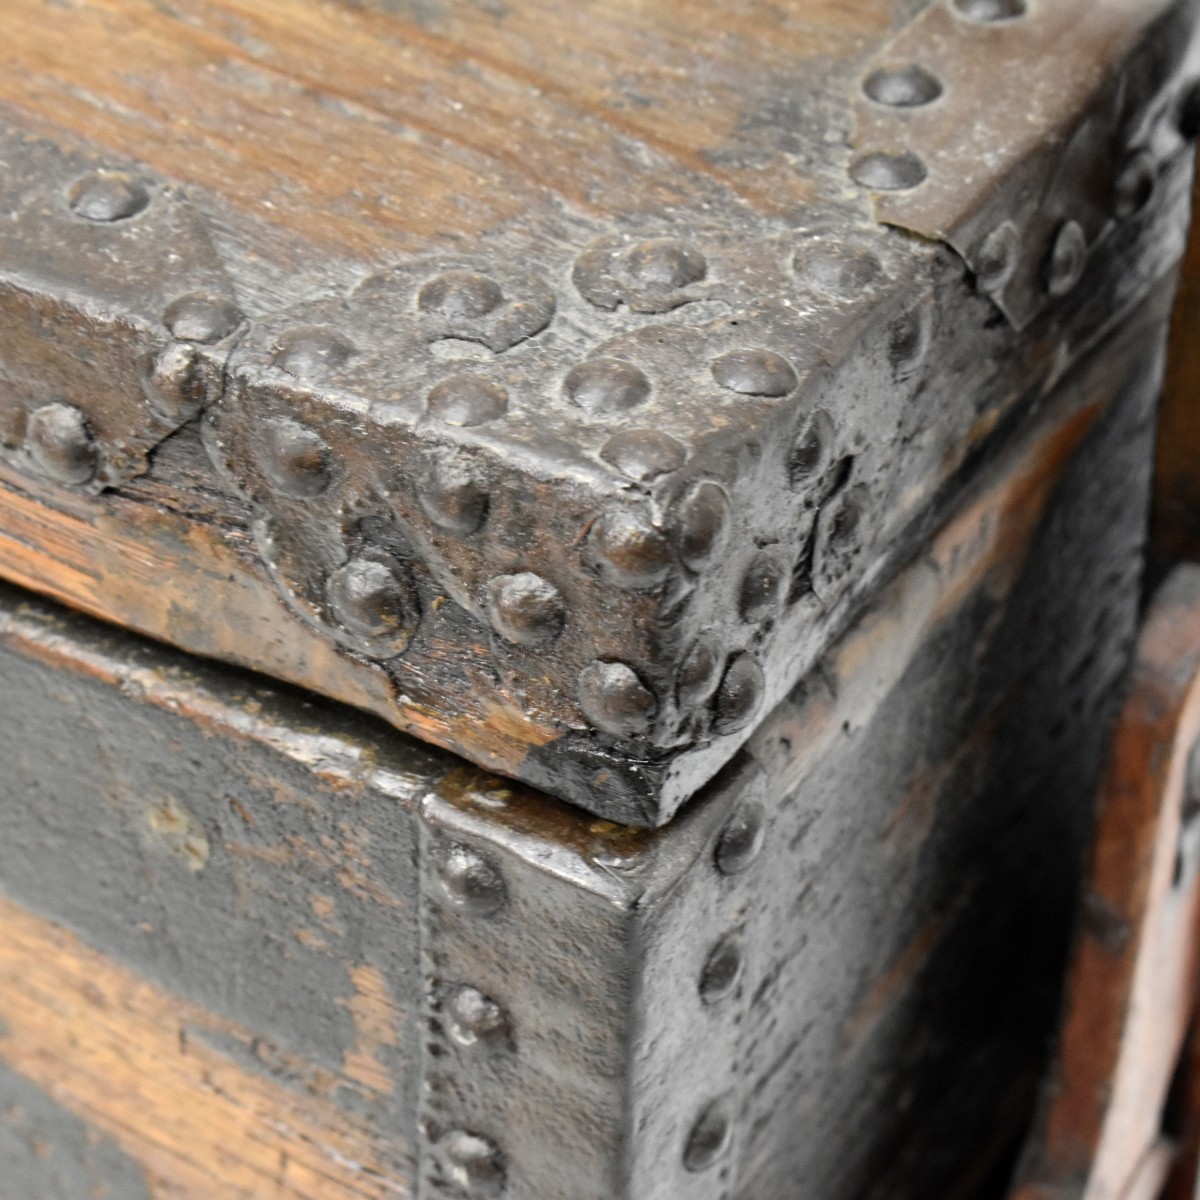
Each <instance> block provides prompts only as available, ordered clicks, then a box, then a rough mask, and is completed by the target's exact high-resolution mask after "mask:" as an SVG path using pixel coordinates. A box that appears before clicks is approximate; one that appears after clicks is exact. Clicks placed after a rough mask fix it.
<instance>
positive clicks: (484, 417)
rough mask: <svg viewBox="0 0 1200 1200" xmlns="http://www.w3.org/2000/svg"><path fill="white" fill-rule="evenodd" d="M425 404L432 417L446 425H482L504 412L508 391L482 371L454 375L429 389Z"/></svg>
mask: <svg viewBox="0 0 1200 1200" xmlns="http://www.w3.org/2000/svg"><path fill="white" fill-rule="evenodd" d="M426 408H427V410H428V412H429V415H430V416H431V417H436V418H437V419H438V420H439V421H442V422H443V423H444V424H446V425H457V426H470V425H482V424H484V423H485V422H487V421H494V420H496V418H497V417H502V416H504V414H505V412H506V411H507V410H508V392H507V391H506V390H505V389H504V387H503V386H501V385H500V384H498V383H493V382H492V381H491V380H490V379H484V378H482V377H481V376H479V375H454V376H452V377H451V378H449V379H443V380H442V382H441V383H439V384H438V385H437V386H436V387H434V388H433V389H432V390H431V391H430V393H429V396H428V397H427V398H426Z"/></svg>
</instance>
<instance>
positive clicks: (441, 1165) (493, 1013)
mask: <svg viewBox="0 0 1200 1200" xmlns="http://www.w3.org/2000/svg"><path fill="white" fill-rule="evenodd" d="M434 871H435V876H436V881H437V886H438V888H439V890H440V893H441V897H442V899H444V900H445V901H446V902H447V903H449V904H450V906H451V907H452V909H454V911H456V912H457V913H459V914H461V915H462V917H464V918H475V919H481V920H482V919H490V918H494V917H497V916H498V915H499V914H500V913H501V912H502V911H503V909H504V908H505V905H506V904H507V901H508V890H507V887H506V885H505V882H504V877H503V875H502V874H501V872H500V870H499V868H498V867H496V866H495V865H493V864H492V863H491V862H489V861H488V860H487V859H486V858H484V856H483V855H481V854H480V853H479V852H478V851H476V850H473V849H471V848H470V847H468V846H464V845H461V844H459V843H450V844H448V845H443V846H442V847H441V848H440V850H439V851H438V852H437V856H436V859H435V862H434ZM426 986H427V988H429V989H430V993H431V994H430V996H429V998H428V1000H429V1004H430V1010H431V1012H434V1013H437V1015H438V1017H437V1023H436V1026H435V1027H433V1028H431V1029H430V1030H429V1031H428V1032H429V1034H430V1035H431V1036H432V1035H433V1034H434V1033H435V1032H437V1031H438V1030H441V1031H444V1033H445V1034H446V1036H447V1037H449V1038H450V1039H451V1040H452V1041H453V1042H454V1044H455V1045H456V1046H457V1047H458V1048H459V1050H460V1051H462V1052H465V1053H467V1054H480V1053H501V1054H504V1053H512V1052H514V1051H515V1047H516V1043H515V1036H514V1035H515V1032H516V1031H515V1030H514V1027H513V1024H512V1021H511V1018H510V1017H509V1014H508V1013H507V1012H505V1011H504V1009H503V1008H502V1007H501V1006H500V1005H499V1004H498V1003H496V1001H495V1000H493V999H491V998H490V997H489V996H487V995H485V994H484V993H483V992H482V991H480V990H479V989H478V988H476V987H473V986H472V985H471V984H469V983H465V982H455V983H450V984H448V985H445V986H444V985H443V984H442V982H441V981H439V980H437V979H435V978H432V977H431V978H428V979H427V981H426ZM435 1049H436V1047H435ZM433 1136H434V1137H435V1141H434V1144H433V1146H432V1147H431V1149H432V1152H433V1155H434V1157H435V1160H436V1163H437V1166H438V1169H439V1171H440V1173H441V1175H442V1176H443V1177H444V1178H445V1179H446V1180H448V1181H449V1182H450V1183H451V1184H452V1185H453V1186H454V1187H455V1188H456V1189H457V1190H458V1191H460V1192H462V1193H465V1194H466V1195H468V1196H479V1197H495V1196H500V1195H501V1194H503V1192H504V1191H505V1188H506V1185H507V1177H508V1164H507V1161H506V1158H505V1155H504V1152H503V1150H502V1149H501V1147H500V1146H499V1144H498V1143H497V1142H496V1141H495V1140H493V1138H491V1137H489V1136H487V1135H485V1134H483V1133H480V1132H477V1131H475V1130H470V1129H463V1128H455V1129H450V1130H446V1131H437V1132H436V1133H435V1134H434V1135H433Z"/></svg>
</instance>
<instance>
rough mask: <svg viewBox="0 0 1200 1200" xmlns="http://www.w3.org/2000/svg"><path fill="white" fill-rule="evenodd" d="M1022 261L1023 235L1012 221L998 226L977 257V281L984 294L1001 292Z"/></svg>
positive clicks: (988, 236) (985, 241) (988, 237)
mask: <svg viewBox="0 0 1200 1200" xmlns="http://www.w3.org/2000/svg"><path fill="white" fill-rule="evenodd" d="M1020 260H1021V235H1020V233H1019V232H1018V230H1017V227H1016V226H1015V225H1014V224H1013V223H1012V222H1011V221H1005V222H1003V223H1002V224H1000V225H997V226H996V228H995V229H993V230H992V232H991V233H989V234H988V235H987V237H986V238H984V239H983V242H982V244H981V245H980V247H979V251H978V253H977V254H976V256H975V279H976V282H977V283H978V284H979V287H980V290H982V291H984V292H1001V291H1003V290H1004V289H1005V288H1006V287H1007V286H1008V284H1009V281H1010V280H1011V279H1012V277H1013V275H1015V274H1016V270H1017V266H1018V264H1019V263H1020Z"/></svg>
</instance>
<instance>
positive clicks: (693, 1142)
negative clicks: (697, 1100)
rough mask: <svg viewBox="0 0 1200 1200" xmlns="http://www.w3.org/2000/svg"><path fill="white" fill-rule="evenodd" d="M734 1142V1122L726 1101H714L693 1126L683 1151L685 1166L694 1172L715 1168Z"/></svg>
mask: <svg viewBox="0 0 1200 1200" xmlns="http://www.w3.org/2000/svg"><path fill="white" fill-rule="evenodd" d="M732 1140H733V1121H732V1119H731V1118H730V1115H729V1107H728V1104H727V1103H726V1101H725V1100H714V1101H713V1102H712V1103H711V1104H710V1105H708V1107H707V1108H705V1109H704V1111H703V1112H702V1113H701V1114H700V1116H699V1117H698V1118H697V1119H696V1122H695V1124H694V1125H693V1126H692V1130H691V1132H690V1133H689V1134H688V1139H687V1144H686V1146H685V1147H684V1150H683V1165H684V1167H685V1168H686V1169H687V1170H689V1171H693V1172H697V1171H707V1170H708V1169H709V1167H712V1166H715V1165H716V1163H717V1162H718V1161H719V1160H720V1159H721V1157H722V1156H723V1155H724V1154H725V1152H726V1151H727V1150H728V1149H729V1144H730V1142H731V1141H732Z"/></svg>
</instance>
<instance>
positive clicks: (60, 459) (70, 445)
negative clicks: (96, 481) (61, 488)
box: [25, 404, 100, 485]
mask: <svg viewBox="0 0 1200 1200" xmlns="http://www.w3.org/2000/svg"><path fill="white" fill-rule="evenodd" d="M25 446H26V449H27V450H28V451H29V456H30V458H32V459H33V462H34V465H35V466H36V467H37V468H38V469H39V470H40V471H41V472H42V473H43V474H45V475H48V476H49V477H50V478H51V479H56V480H57V481H58V482H59V483H67V484H75V485H79V484H84V483H87V482H88V481H89V480H91V479H92V477H93V476H94V475H95V474H96V468H97V467H98V466H99V465H100V452H99V450H98V449H97V447H96V442H95V439H94V438H93V437H92V432H91V429H90V428H89V427H88V422H87V418H86V417H85V416H84V415H83V413H81V412H80V411H79V409H77V408H73V407H72V406H71V405H69V404H46V405H43V406H42V407H41V408H39V409H36V410H35V411H34V412H32V413H30V415H29V421H28V423H27V425H26V427H25Z"/></svg>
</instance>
